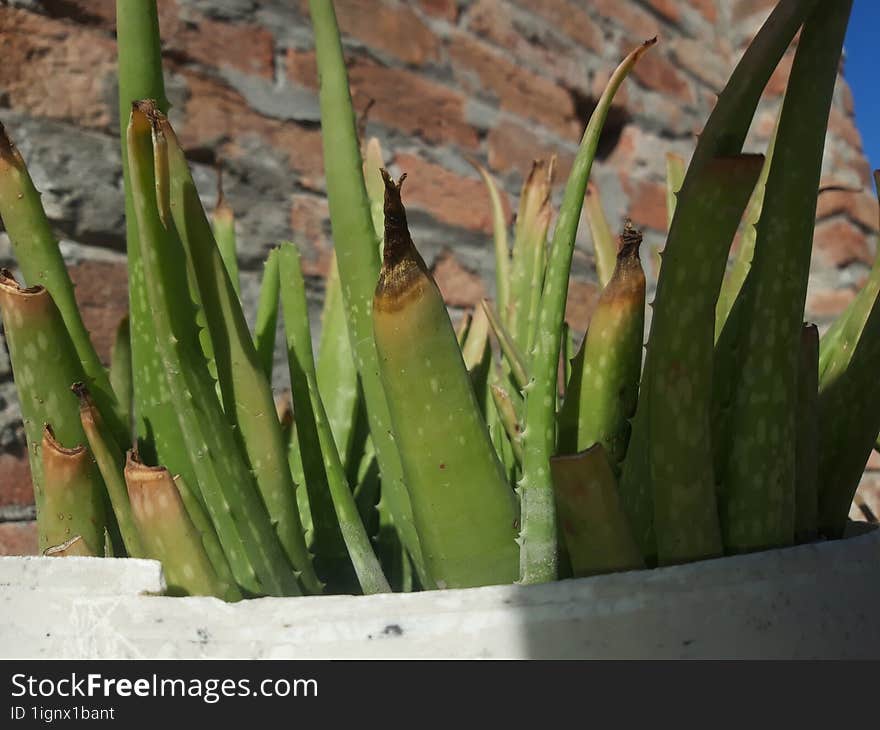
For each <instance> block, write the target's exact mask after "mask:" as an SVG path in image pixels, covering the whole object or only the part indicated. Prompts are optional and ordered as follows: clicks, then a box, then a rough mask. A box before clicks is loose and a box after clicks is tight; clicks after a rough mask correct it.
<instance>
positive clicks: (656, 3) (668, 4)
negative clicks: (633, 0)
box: [648, 0, 681, 23]
mask: <svg viewBox="0 0 880 730" xmlns="http://www.w3.org/2000/svg"><path fill="white" fill-rule="evenodd" d="M648 5H650V6H651V7H652V8H654V10H656V11H657V12H658V13H660V15H662V16H663V17H664V18H666V19H667V20H668V21H670V22H672V23H677V22H678V21H679V20H681V6H680V5H679V4H678V3H676V2H674V0H648Z"/></svg>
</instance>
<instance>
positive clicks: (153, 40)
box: [116, 0, 188, 473]
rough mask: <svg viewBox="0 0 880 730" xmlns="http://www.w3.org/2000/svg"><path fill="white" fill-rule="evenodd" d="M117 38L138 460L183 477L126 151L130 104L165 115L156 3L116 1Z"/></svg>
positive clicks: (183, 456)
mask: <svg viewBox="0 0 880 730" xmlns="http://www.w3.org/2000/svg"><path fill="white" fill-rule="evenodd" d="M116 38H117V45H118V62H119V72H118V75H119V127H120V143H121V146H122V172H123V180H124V185H125V240H126V246H127V261H128V297H129V317H130V320H131V324H130V326H131V357H132V381H133V384H134V414H135V428H136V431H137V436H138V442H139V448H140V451H141V456H142V457H143V458H145V459H147V460H148V461H155V460H156V459H158V458H161V460H162V463H163V464H166V465H167V466H168V468H169V469H170V470H171V471H172V472H174V473H182V472H183V471H184V468H188V467H187V464H188V458H187V455H186V454H185V453H183V448H182V444H183V439H182V436H181V434H180V425H179V424H178V421H177V413H176V412H175V404H174V403H172V402H171V401H170V399H169V398H167V397H163V395H164V396H167V390H166V389H165V388H164V379H165V375H164V372H163V369H162V362H161V359H160V357H159V353H158V351H157V350H156V347H155V340H156V337H155V332H154V327H153V322H152V313H151V312H150V305H149V301H148V300H147V294H146V289H145V286H146V285H145V283H144V275H143V270H142V265H141V247H140V245H139V243H138V225H137V219H136V217H135V212H134V202H133V198H132V192H131V179H130V175H129V169H128V153H127V146H126V129H127V126H128V118H129V115H130V113H131V105H132V102H134V101H136V100H138V99H153V100H154V101H155V102H156V105H157V106H158V107H159V109H161V110H162V111H163V112H167V111H168V100H167V98H166V97H165V84H164V81H163V78H162V56H161V43H160V40H159V19H158V13H157V9H156V2H155V0H145V1H144V2H137V3H132V2H128V0H116ZM184 286H186V284H185V283H184ZM120 446H123V444H120Z"/></svg>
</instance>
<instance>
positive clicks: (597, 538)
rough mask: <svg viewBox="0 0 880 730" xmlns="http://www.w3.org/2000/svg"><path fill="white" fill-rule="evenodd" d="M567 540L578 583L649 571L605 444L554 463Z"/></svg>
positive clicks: (556, 459)
mask: <svg viewBox="0 0 880 730" xmlns="http://www.w3.org/2000/svg"><path fill="white" fill-rule="evenodd" d="M550 469H551V471H552V472H553V490H554V494H555V495H556V509H557V510H558V512H559V522H560V526H561V528H562V535H563V539H564V541H565V545H566V548H567V550H568V557H569V560H570V561H571V567H572V571H573V574H574V577H575V578H580V577H584V576H588V575H598V574H600V573H613V572H618V571H624V570H638V569H639V568H644V567H645V562H644V560H643V559H642V554H641V551H640V550H639V547H638V545H637V544H636V541H635V539H634V538H633V536H632V531H631V530H630V527H629V523H628V522H627V519H626V515H625V514H624V511H623V507H622V506H621V504H620V497H619V496H618V492H617V480H616V479H615V477H614V472H613V470H612V468H611V463H610V462H609V460H608V457H607V455H606V453H605V449H604V448H603V447H602V445H601V444H594V445H593V446H591V447H590V448H589V449H587V450H585V451H581V452H580V453H578V454H574V455H570V456H555V457H553V458H552V459H551V460H550Z"/></svg>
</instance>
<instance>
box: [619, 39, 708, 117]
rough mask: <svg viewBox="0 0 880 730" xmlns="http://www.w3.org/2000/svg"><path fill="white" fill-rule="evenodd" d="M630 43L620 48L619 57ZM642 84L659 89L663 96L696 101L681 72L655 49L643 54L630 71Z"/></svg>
mask: <svg viewBox="0 0 880 730" xmlns="http://www.w3.org/2000/svg"><path fill="white" fill-rule="evenodd" d="M631 46H632V44H631V43H626V44H625V45H622V46H621V48H620V54H621V57H622V56H624V55H625V54H627V53H629V52H630V51H631V50H632V48H631ZM631 74H632V77H633V78H635V79H636V80H637V81H638V82H639V83H640V84H641V85H642V86H645V87H647V88H649V89H651V90H652V91H659V92H660V93H661V94H663V95H664V96H666V97H667V98H668V97H673V100H674V101H677V102H684V103H686V104H693V103H694V101H696V97H695V96H694V90H693V89H692V88H691V85H690V83H689V82H688V80H687V79H686V78H685V77H684V76H683V75H682V73H681V72H680V71H679V70H678V69H677V68H676V67H675V66H674V65H673V64H672V63H671V62H670V61H669V60H668V59H667V58H666V57H665V56H663V55H662V54H661V53H658V52H656V51H654V52H651V53H648V54H645V57H644V58H643V59H642V60H641V61H640V62H639V63H637V64H636V65H635V66H634V67H633V70H632V72H631Z"/></svg>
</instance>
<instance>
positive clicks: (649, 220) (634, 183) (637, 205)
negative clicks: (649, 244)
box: [620, 172, 666, 231]
mask: <svg viewBox="0 0 880 730" xmlns="http://www.w3.org/2000/svg"><path fill="white" fill-rule="evenodd" d="M620 182H621V184H622V185H623V191H624V192H625V193H626V194H627V196H628V197H629V205H628V206H627V209H626V214H627V215H628V216H629V217H630V218H631V219H632V222H633V223H635V224H636V225H637V226H639V227H641V228H651V229H653V230H655V231H665V230H666V186H665V185H664V184H662V183H658V182H653V181H651V180H637V179H633V178H631V177H629V176H628V175H627V174H626V173H625V172H621V173H620Z"/></svg>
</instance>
